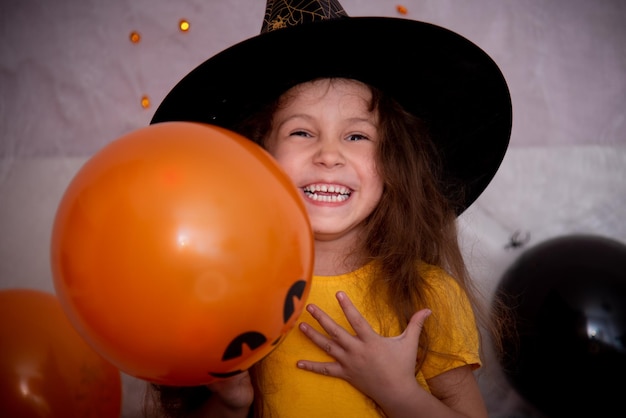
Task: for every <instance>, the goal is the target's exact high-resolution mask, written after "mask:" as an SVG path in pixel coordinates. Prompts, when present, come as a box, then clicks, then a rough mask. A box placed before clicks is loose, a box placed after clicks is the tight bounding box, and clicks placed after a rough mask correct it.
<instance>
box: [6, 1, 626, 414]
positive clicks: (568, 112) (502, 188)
mask: <svg viewBox="0 0 626 418" xmlns="http://www.w3.org/2000/svg"><path fill="white" fill-rule="evenodd" d="M342 4H343V6H344V8H345V9H346V11H347V12H348V13H349V14H350V15H352V16H367V15H372V16H374V15H375V16H397V17H406V18H410V19H415V20H423V21H427V22H430V23H435V24H438V25H441V26H445V27H447V28H449V29H452V30H454V31H456V32H458V33H460V34H462V35H464V36H466V37H467V38H469V39H470V40H472V41H473V42H475V43H477V44H478V45H480V46H481V47H483V49H485V50H486V51H487V52H488V53H489V54H490V55H491V56H492V57H493V58H494V60H495V61H496V62H497V63H498V64H499V65H500V67H501V69H502V71H503V73H504V74H505V76H506V78H507V80H508V82H509V86H510V89H511V94H512V98H513V112H514V124H513V134H512V139H511V147H510V149H509V152H508V154H507V156H506V157H505V159H504V162H503V164H502V166H501V169H500V171H499V173H498V174H497V175H496V178H495V179H494V181H493V183H492V184H491V185H490V187H489V188H488V189H487V190H486V191H485V193H484V194H483V195H482V196H481V197H480V198H479V200H478V201H477V202H476V203H475V205H474V206H473V207H472V208H470V209H469V210H468V211H467V212H466V213H465V214H463V216H462V217H461V223H462V234H463V236H462V238H463V241H464V243H465V249H466V252H467V254H468V257H470V263H471V268H472V271H473V273H474V274H475V275H476V277H477V278H478V279H479V280H481V283H483V284H484V286H485V287H486V288H487V289H488V290H493V289H494V288H495V287H496V286H497V284H498V280H499V278H500V277H501V275H502V273H503V272H504V271H505V269H506V268H507V267H508V266H509V265H510V264H511V262H512V261H513V260H514V259H515V258H516V257H517V256H518V255H519V254H520V252H521V251H523V248H522V249H516V250H511V249H506V248H505V246H506V245H507V243H508V241H509V238H510V237H511V235H512V234H513V233H515V232H516V231H520V232H521V233H522V235H524V234H530V242H529V243H528V244H527V246H530V245H534V244H537V243H539V242H541V241H543V240H545V239H548V238H551V237H555V236H559V235H566V234H572V233H591V234H597V235H603V236H606V237H610V238H614V239H617V240H619V241H621V242H626V221H625V219H626V181H625V180H626V116H625V115H626V24H624V22H625V21H626V2H624V1H621V0H595V1H587V0H551V1H544V0H407V1H404V2H390V1H384V0H343V1H342ZM397 5H402V6H405V7H406V8H407V10H408V14H407V15H405V16H402V15H400V14H399V13H398V12H397V10H396V6H397ZM264 7H265V2H264V1H263V0H228V1H223V0H185V1H177V2H172V1H167V0H107V1H100V0H58V1H46V0H2V2H1V3H0V141H1V143H0V288H13V287H30V288H38V289H43V290H48V291H53V285H52V279H51V273H50V267H49V259H48V245H49V240H50V231H51V226H52V222H53V219H54V214H55V210H56V206H57V204H58V202H59V200H60V198H61V195H62V193H63V191H64V190H65V187H66V186H67V184H68V183H69V181H70V180H71V178H72V177H73V175H74V174H75V173H76V171H77V170H78V169H79V167H80V166H81V164H82V163H84V162H85V161H86V160H87V159H88V158H89V157H90V156H91V155H92V154H93V153H94V152H96V151H97V150H99V149H100V148H101V147H102V146H104V145H105V144H107V143H108V142H110V141H112V140H114V139H116V138H118V137H119V136H121V135H122V134H125V133H127V132H129V131H132V130H134V129H137V128H140V127H143V126H145V125H147V124H148V123H149V120H150V119H151V117H152V114H153V112H154V110H155V109H156V106H157V105H158V103H160V101H161V100H162V98H163V97H164V96H165V94H166V93H167V92H168V91H169V90H170V88H172V87H173V86H174V84H175V83H176V82H177V81H178V80H179V79H180V78H181V77H183V76H184V75H185V74H186V73H187V72H189V71H190V70H191V69H193V68H194V67H195V66H196V65H198V64H200V63H201V62H202V61H204V60H205V59H206V58H208V57H210V56H211V55H213V54H215V53H217V52H219V51H221V50H222V49H224V48H226V47H228V46H230V45H232V44H234V43H236V42H238V41H241V40H243V39H245V38H248V37H250V36H253V35H256V34H257V33H258V32H259V30H260V27H261V21H262V18H263V13H264ZM182 18H186V19H188V20H189V21H190V23H191V30H190V31H189V32H187V33H182V32H180V31H179V30H178V21H179V20H180V19H182ZM131 31H138V32H139V33H140V34H141V35H142V40H141V42H139V43H138V44H133V43H131V42H130V40H129V34H130V32H131ZM254 65H255V64H254V63H251V66H250V68H247V69H245V70H246V71H253V70H254ZM259 65H260V63H259ZM144 95H147V96H148V97H149V98H150V100H151V103H152V105H151V107H149V108H147V109H144V108H142V107H141V105H140V100H141V97H142V96H144ZM124 383H125V392H124V413H123V416H124V417H129V418H130V417H134V416H137V414H138V411H139V401H138V396H139V394H140V392H141V391H142V382H139V381H137V380H135V379H133V378H130V377H128V376H125V380H124ZM482 384H483V386H484V388H485V392H486V396H487V397H488V402H489V407H490V411H491V414H492V416H493V417H496V416H502V417H505V416H506V417H511V416H519V417H522V416H536V414H535V413H534V412H533V411H532V408H530V407H529V406H528V405H524V404H523V402H522V401H521V400H520V399H518V397H517V396H516V394H515V393H514V392H513V391H511V390H509V389H508V388H507V386H506V384H505V383H504V382H503V381H502V379H500V378H499V377H498V374H497V373H493V374H491V375H489V374H488V375H487V376H486V377H485V380H484V381H483V382H482Z"/></svg>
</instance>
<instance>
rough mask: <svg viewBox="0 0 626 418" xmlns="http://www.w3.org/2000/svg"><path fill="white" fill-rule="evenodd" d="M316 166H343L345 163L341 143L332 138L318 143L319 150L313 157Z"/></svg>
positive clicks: (323, 139)
mask: <svg viewBox="0 0 626 418" xmlns="http://www.w3.org/2000/svg"><path fill="white" fill-rule="evenodd" d="M313 159H314V162H315V164H320V165H323V166H326V167H335V166H337V165H343V164H344V162H345V159H344V156H343V152H342V150H341V143H340V141H339V140H336V139H335V140H333V139H331V138H322V139H320V140H319V142H318V149H317V151H316V152H315V155H314V157H313Z"/></svg>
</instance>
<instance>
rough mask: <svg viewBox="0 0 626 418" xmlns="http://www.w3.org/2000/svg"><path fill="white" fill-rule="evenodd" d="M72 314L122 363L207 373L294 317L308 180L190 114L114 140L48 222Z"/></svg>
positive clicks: (300, 290) (225, 367)
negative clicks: (300, 181) (299, 185)
mask: <svg viewBox="0 0 626 418" xmlns="http://www.w3.org/2000/svg"><path fill="white" fill-rule="evenodd" d="M51 261H52V267H53V277H54V284H55V288H56V291H57V295H58V297H59V300H60V301H61V303H62V305H63V306H64V309H65V310H66V313H67V314H68V316H69V318H70V320H71V321H72V323H73V324H74V326H75V327H76V328H77V330H78V331H79V333H81V335H82V336H83V337H84V338H85V340H86V341H87V342H89V343H90V344H91V345H92V346H93V347H94V349H95V350H96V351H98V352H99V353H100V354H101V355H102V356H103V357H105V358H107V359H108V360H109V361H110V362H111V363H113V364H114V365H116V366H117V367H118V368H119V369H120V370H121V371H123V372H125V373H127V374H129V375H132V376H135V377H138V378H142V379H145V380H148V381H151V382H154V383H159V384H168V385H185V386H187V385H200V384H206V383H208V382H210V381H212V380H214V379H215V378H216V377H222V376H227V375H230V374H232V373H237V372H239V371H241V370H244V369H247V368H248V367H250V366H252V365H253V364H254V363H255V362H257V361H259V360H260V359H261V358H263V357H265V356H266V355H267V354H269V353H270V352H271V351H272V350H273V349H274V348H275V347H276V346H277V345H278V344H279V343H280V341H281V340H282V339H283V338H284V336H285V335H286V334H287V333H288V332H289V331H290V330H291V329H292V328H293V326H294V325H295V322H296V320H297V318H298V317H299V315H300V313H301V312H302V310H303V307H304V304H305V301H306V299H307V296H308V293H309V288H310V280H311V277H312V269H313V267H312V265H313V238H312V232H311V229H310V224H309V222H308V217H307V214H306V209H305V207H304V204H303V202H302V197H301V195H300V191H299V190H298V189H296V187H295V186H294V185H293V184H292V183H291V180H290V179H289V178H288V177H287V176H286V174H284V173H283V171H282V170H281V169H280V167H279V166H278V165H277V164H276V162H275V161H274V160H273V159H272V157H270V156H269V154H267V153H266V152H265V151H264V150H262V149H261V148H260V147H258V146H257V145H256V144H254V143H252V142H250V141H249V140H247V139H245V138H242V137H240V136H239V135H237V134H235V133H232V132H230V131H227V130H224V129H221V128H217V127H213V126H210V125H202V124H197V123H190V122H167V123H161V124H156V125H150V126H148V127H146V128H142V129H139V130H137V131H134V132H132V133H130V134H128V135H126V136H123V137H121V138H120V139H118V140H117V141H114V142H112V143H111V144H109V145H108V146H107V147H105V148H103V149H102V150H101V151H100V152H98V153H96V154H95V155H94V156H93V157H92V158H91V159H90V160H88V161H87V162H86V163H85V165H84V166H83V167H82V168H81V170H80V171H79V172H78V173H77V174H76V176H75V177H74V179H73V180H72V182H71V183H70V185H69V187H68V188H67V190H66V192H65V194H64V196H63V198H62V200H61V203H60V205H59V208H58V211H57V215H56V218H55V223H54V229H53V234H52V245H51Z"/></svg>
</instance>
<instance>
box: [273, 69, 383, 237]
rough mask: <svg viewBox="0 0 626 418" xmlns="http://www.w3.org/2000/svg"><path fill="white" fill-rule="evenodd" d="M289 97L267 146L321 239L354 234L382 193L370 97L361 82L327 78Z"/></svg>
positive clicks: (298, 88) (374, 114)
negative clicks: (300, 196)
mask: <svg viewBox="0 0 626 418" xmlns="http://www.w3.org/2000/svg"><path fill="white" fill-rule="evenodd" d="M286 94H287V95H288V96H287V97H286V101H283V102H282V103H281V106H279V108H278V110H277V112H276V113H275V114H274V117H273V124H272V125H273V128H272V130H271V131H270V133H269V135H268V138H267V140H266V144H265V145H266V148H267V150H268V151H269V152H270V154H272V155H273V156H274V158H276V160H277V161H278V163H279V164H280V165H281V166H282V167H283V169H284V170H285V171H286V172H287V174H288V175H289V176H290V177H291V179H292V180H293V181H294V183H295V184H296V186H297V187H298V188H299V189H300V190H302V193H303V196H304V201H305V204H306V207H307V211H308V214H309V218H310V220H311V224H312V227H313V232H314V233H315V239H316V240H335V239H339V238H342V237H345V236H350V235H352V236H355V235H354V234H353V233H354V232H356V231H358V229H359V227H360V226H361V225H362V223H363V221H364V220H365V219H366V218H367V217H368V216H369V215H370V214H371V213H372V211H373V210H374V208H375V207H376V205H377V204H378V202H379V201H380V199H381V196H382V193H383V181H382V179H381V177H380V175H379V173H378V171H377V168H376V149H377V146H378V144H377V142H378V141H379V134H378V119H377V112H371V111H369V110H368V104H369V101H370V98H371V93H370V91H369V89H368V88H367V87H366V86H365V85H363V84H361V83H359V82H356V81H352V80H344V79H339V80H338V79H333V80H328V79H324V80H316V81H312V82H307V83H304V84H300V85H298V86H296V87H294V88H293V89H291V90H290V91H289V92H287V93H286Z"/></svg>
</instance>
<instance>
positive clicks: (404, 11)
mask: <svg viewBox="0 0 626 418" xmlns="http://www.w3.org/2000/svg"><path fill="white" fill-rule="evenodd" d="M396 10H397V11H398V13H400V14H401V15H405V14H407V13H408V12H409V11H408V10H407V8H406V7H404V6H401V5H398V6H396Z"/></svg>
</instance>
